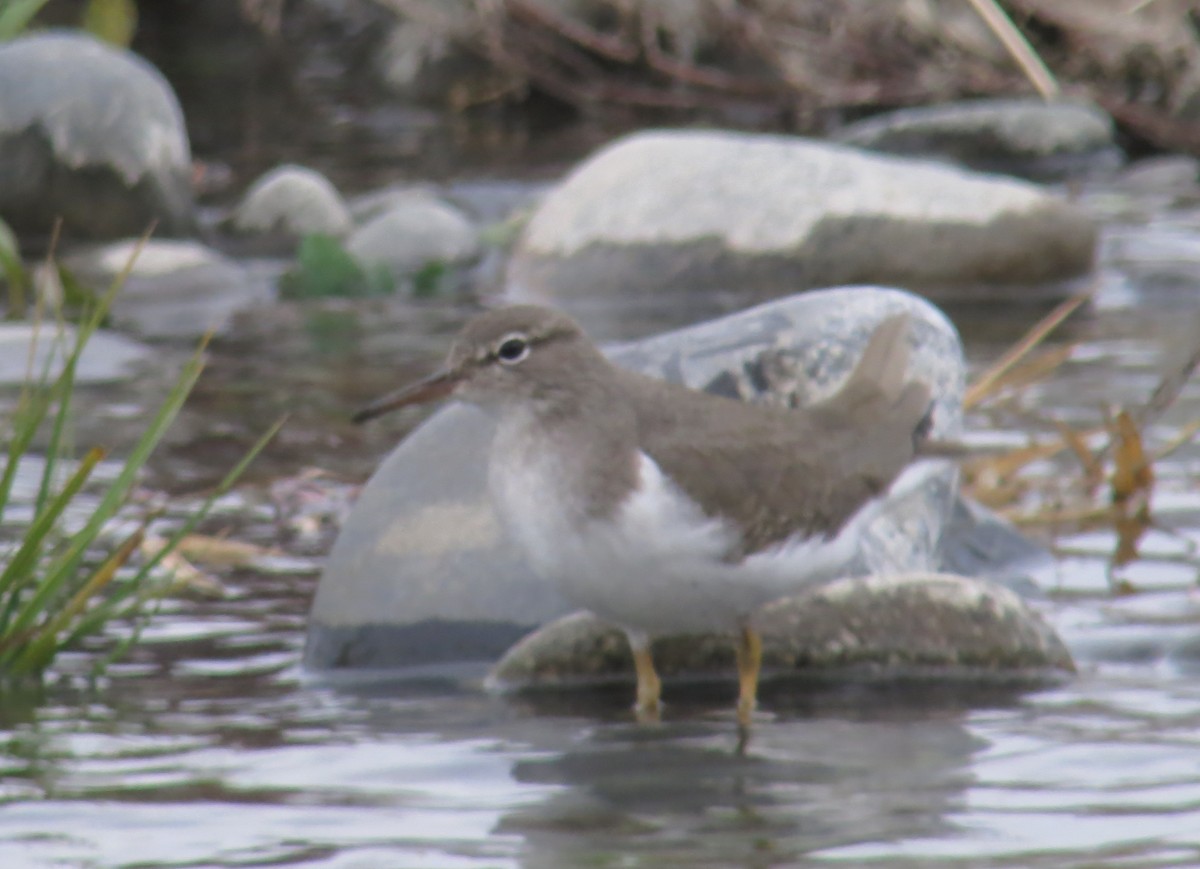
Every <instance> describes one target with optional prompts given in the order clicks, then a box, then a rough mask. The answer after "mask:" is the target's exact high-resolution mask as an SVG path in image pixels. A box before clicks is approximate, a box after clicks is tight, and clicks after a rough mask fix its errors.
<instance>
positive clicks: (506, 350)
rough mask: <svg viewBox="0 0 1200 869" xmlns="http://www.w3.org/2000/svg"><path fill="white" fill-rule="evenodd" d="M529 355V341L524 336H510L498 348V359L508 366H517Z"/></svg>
mask: <svg viewBox="0 0 1200 869" xmlns="http://www.w3.org/2000/svg"><path fill="white" fill-rule="evenodd" d="M528 355H529V341H528V340H526V338H525V337H524V336H522V335H509V336H508V337H507V338H505V339H504V340H503V341H501V342H500V346H499V347H497V348H496V358H497V359H499V360H500V361H501V362H503V363H504V364H506V365H515V364H516V363H518V362H520V361H521V360H522V359H524V358H525V357H526V356H528Z"/></svg>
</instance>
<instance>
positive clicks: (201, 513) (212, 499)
mask: <svg viewBox="0 0 1200 869" xmlns="http://www.w3.org/2000/svg"><path fill="white" fill-rule="evenodd" d="M286 422H287V417H286V416H283V417H280V418H279V419H278V420H276V421H275V423H274V424H273V425H272V426H271V427H270V428H268V429H267V430H266V431H265V432H264V433H263V434H262V436H261V437H259V439H258V440H257V441H255V442H254V444H253V445H252V446H251V447H250V449H249V450H247V452H246V454H245V455H244V456H242V458H241V460H240V461H239V462H238V463H237V464H236V465H234V466H233V468H232V469H230V471H229V473H227V474H226V475H225V476H224V477H223V478H222V479H221V481H220V482H219V483H217V485H216V488H214V489H213V490H212V492H211V493H209V496H208V497H207V498H205V499H204V502H203V503H202V504H201V505H200V506H199V507H198V508H197V509H196V511H195V512H194V513H192V514H191V515H190V516H188V518H187V520H186V521H184V523H183V524H182V525H181V526H180V527H179V528H178V529H176V531H175V533H174V534H172V535H171V536H170V537H168V538H167V540H166V542H165V543H164V544H163V545H162V546H161V547H159V548H158V551H157V552H155V554H154V555H153V556H151V557H150V558H148V559H146V562H145V563H144V564H143V565H142V567H141V569H140V570H139V571H138V572H137V575H136V576H134V578H133V579H132V580H130V587H131V589H139V588H140V587H141V586H142V585H143V584H144V583H145V582H146V580H147V579H148V578H149V576H150V574H151V572H152V571H153V570H154V568H156V567H158V565H159V564H160V563H161V562H162V560H163V559H164V558H166V557H167V555H169V554H170V553H172V552H174V551H175V549H176V547H177V546H178V545H179V541H180V540H182V539H183V538H184V537H186V536H187V535H189V534H191V533H192V531H194V530H195V528H196V526H197V525H199V524H200V523H201V522H203V521H204V518H205V517H206V516H207V515H208V514H209V512H210V511H211V510H212V507H213V504H215V503H216V502H217V499H218V498H220V497H221V496H222V495H224V494H225V493H226V492H228V491H229V490H230V489H231V488H233V484H234V483H236V482H237V481H238V480H239V479H240V478H241V476H242V474H243V473H245V471H246V468H248V467H249V466H250V463H251V462H253V461H254V460H255V459H256V458H257V457H258V455H259V453H261V452H262V451H263V450H264V449H266V446H267V444H269V443H270V442H271V440H272V439H273V438H274V437H275V435H277V434H278V433H279V430H280V429H281V428H283V426H284V423H286ZM165 588H166V586H164V589H165ZM153 597H154V598H155V599H156V600H157V601H158V602H159V604H160V605H161V602H162V598H163V596H162V595H161V594H156V595H153ZM142 600H143V601H144V600H145V598H144V597H143V599H142ZM156 611H157V607H156ZM148 621H149V619H145V620H143V621H142V622H141V623H140V624H139V625H136V626H135V628H134V630H133V631H132V632H130V634H129V636H128V637H126V638H125V639H123V640H122V641H121V642H119V643H118V644H117V645H116V646H115V647H114V648H113V649H112V651H110V652H109V653H108V654H107V655H105V656H104V657H103V658H102V659H100V660H99V661H97V662H96V665H95V667H94V668H93V671H92V672H93V675H97V676H98V675H100V674H102V673H103V672H104V671H105V670H106V669H107V668H108V667H109V666H110V665H111V664H112V663H113V662H114V661H116V660H118V659H119V658H121V657H122V656H123V655H124V654H125V652H127V651H128V650H129V647H130V646H132V645H133V644H134V643H135V642H136V641H137V639H138V637H139V636H141V632H142V630H143V629H144V628H145V625H146V624H147V623H148ZM100 626H102V624H101V625H100ZM89 632H90V631H89ZM71 641H72V640H71V639H70V638H69V639H68V640H67V641H66V643H64V645H66V644H69V643H70V642H71Z"/></svg>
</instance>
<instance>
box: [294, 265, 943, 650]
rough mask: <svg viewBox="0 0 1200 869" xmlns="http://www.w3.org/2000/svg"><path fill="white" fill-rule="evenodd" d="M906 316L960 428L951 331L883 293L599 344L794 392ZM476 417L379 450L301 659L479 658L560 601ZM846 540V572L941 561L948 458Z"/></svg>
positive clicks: (650, 365) (938, 423) (563, 605)
mask: <svg viewBox="0 0 1200 869" xmlns="http://www.w3.org/2000/svg"><path fill="white" fill-rule="evenodd" d="M897 310H907V311H910V312H911V315H912V323H913V325H912V329H913V341H914V344H913V347H914V354H913V361H912V365H913V371H914V373H915V375H916V376H918V377H920V378H923V379H924V380H926V381H927V382H928V383H929V384H930V386H931V387H932V391H933V394H934V395H935V396H936V403H935V408H934V412H933V431H934V433H935V435H938V436H950V435H953V434H955V433H956V432H957V431H958V430H959V427H960V425H961V406H960V403H961V396H962V390H963V383H964V374H965V365H964V362H963V356H962V346H961V344H960V342H959V339H958V335H957V333H956V332H955V330H954V327H953V326H952V325H951V324H950V323H949V321H947V320H946V318H945V317H944V316H943V315H942V314H941V312H939V311H938V310H937V309H936V308H934V307H933V306H932V305H930V304H929V303H927V302H925V301H924V300H922V299H920V298H918V297H916V296H913V295H911V294H909V293H905V292H902V291H899V290H891V289H881V288H870V287H868V288H861V287H860V288H842V289H835V290H827V291H821V292H812V293H803V294H799V295H796V296H792V297H789V298H787V299H781V300H777V301H775V302H771V303H768V304H764V305H761V306H759V307H756V308H752V309H749V310H746V311H741V312H739V313H736V314H732V315H729V316H727V317H723V318H720V319H718V320H714V321H711V322H707V323H702V324H700V325H696V326H691V327H688V328H685V329H680V330H676V331H673V332H668V333H665V334H663V335H659V336H655V337H652V338H647V339H643V340H640V341H635V342H630V343H628V344H624V345H620V346H614V347H611V348H610V351H609V352H610V353H611V356H612V358H613V360H614V361H615V362H617V363H618V364H621V365H625V366H628V367H630V368H633V369H635V370H639V371H644V372H647V373H650V374H653V375H656V376H661V377H665V378H667V379H671V380H677V381H682V382H684V383H687V384H688V385H690V386H692V387H693V388H702V389H707V390H709V391H713V392H717V393H722V394H726V395H730V396H736V397H740V398H743V399H747V400H764V401H774V402H780V403H785V404H797V403H804V402H808V401H812V400H815V399H817V398H819V397H821V396H822V395H824V394H827V393H828V392H829V391H831V390H833V389H835V388H836V387H837V386H838V384H839V383H840V380H841V378H842V377H843V376H845V374H846V373H848V371H849V370H850V367H851V366H852V364H853V362H854V360H855V359H856V358H857V354H858V352H859V351H860V350H861V348H862V347H863V345H864V342H865V340H866V338H867V336H868V335H869V334H870V332H871V331H872V329H873V328H874V326H875V325H876V324H877V323H878V322H879V321H880V320H881V319H883V318H884V317H886V316H887V315H888V314H890V313H893V312H895V311H897ZM491 433H492V428H491V423H490V420H489V418H488V417H487V416H486V415H484V414H483V413H482V412H480V411H478V410H476V409H474V408H470V407H465V406H450V407H447V408H444V409H442V410H440V411H438V412H437V413H435V414H434V416H433V417H431V418H430V419H429V420H428V421H426V422H425V423H424V424H423V425H421V426H420V427H418V428H417V429H416V430H415V431H414V432H413V433H412V434H411V435H409V437H408V438H406V439H405V440H404V441H403V442H402V443H401V444H400V445H399V446H398V447H397V448H396V449H395V450H394V451H393V452H392V453H391V455H389V456H388V458H387V459H385V460H384V462H383V464H382V465H381V466H380V468H379V469H378V471H376V473H375V475H374V476H373V477H372V478H371V480H370V481H369V482H368V483H367V486H366V487H365V489H364V490H363V492H362V495H361V496H360V497H359V500H358V502H357V503H356V504H355V506H354V509H353V511H352V513H351V515H350V517H349V519H348V520H347V522H346V523H345V525H344V526H343V528H342V531H341V534H340V536H339V538H338V540H337V542H336V543H335V545H334V547H333V550H332V552H331V553H330V556H329V559H328V561H327V563H326V568H325V573H324V575H323V576H322V577H321V581H320V584H319V585H318V588H317V593H316V597H315V599H314V602H313V606H312V610H311V613H310V618H309V628H308V642H307V648H306V652H305V663H306V664H307V665H308V666H309V667H311V668H315V669H329V668H356V667H359V668H361V667H377V668H381V667H395V668H400V667H417V666H420V665H432V664H447V663H452V662H463V661H475V662H490V661H494V660H495V659H496V658H498V657H499V656H500V654H502V653H503V652H504V651H505V649H507V648H508V647H509V646H511V645H512V643H514V642H516V641H517V640H518V639H519V638H520V637H521V636H523V635H524V634H525V633H527V632H528V631H529V630H532V629H533V628H535V627H537V626H538V625H540V624H543V623H545V622H546V621H549V620H551V619H554V618H557V617H559V616H561V615H564V614H565V613H567V612H569V611H570V610H571V609H572V607H571V606H570V605H569V604H568V602H567V601H565V600H564V599H563V598H562V597H561V596H560V595H559V593H558V592H557V590H556V589H555V588H554V587H553V585H550V584H547V583H545V582H543V581H542V580H540V579H538V578H537V577H536V576H535V575H534V574H533V573H532V572H531V571H530V569H529V568H528V566H527V565H526V563H525V561H524V559H523V558H522V557H521V555H520V554H519V553H518V552H517V551H516V550H515V548H514V547H513V546H512V545H511V544H510V543H509V542H508V541H507V540H506V538H505V536H504V534H503V532H502V530H501V526H500V524H499V521H498V519H497V517H496V516H495V514H494V512H493V511H492V507H491V504H490V502H489V500H488V497H487V494H486V491H485V469H486V463H487V450H488V445H489V442H490V437H491ZM917 473H918V475H919V476H918V477H917V478H914V481H913V482H914V485H912V486H911V487H908V488H907V490H906V492H905V493H904V495H903V496H901V497H898V498H894V499H893V500H892V501H891V502H890V503H889V505H888V507H887V509H885V510H884V511H882V512H881V515H880V516H879V517H877V519H876V520H875V521H874V522H873V523H872V524H871V525H870V526H869V528H868V530H867V532H866V533H865V534H864V535H863V537H862V538H861V539H860V540H859V541H858V565H857V568H858V570H857V571H856V572H862V573H876V572H894V571H913V570H933V569H938V568H939V566H940V565H941V563H942V549H943V539H942V538H943V530H944V528H945V526H946V522H947V521H948V518H949V517H950V516H951V515H952V513H953V509H954V503H955V496H956V491H957V486H956V482H957V469H956V468H954V467H953V466H951V465H948V464H945V463H930V464H928V465H926V466H924V467H922V468H920V469H919V470H918V471H917Z"/></svg>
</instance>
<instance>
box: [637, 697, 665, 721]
mask: <svg viewBox="0 0 1200 869" xmlns="http://www.w3.org/2000/svg"><path fill="white" fill-rule="evenodd" d="M633 714H634V716H635V717H636V718H637V721H638V724H661V723H662V703H661V702H660V701H659V700H658V698H655V699H654V701H653V702H651V703H643V702H642V701H641V700H638V702H637V703H634V704H633Z"/></svg>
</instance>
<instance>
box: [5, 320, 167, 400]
mask: <svg viewBox="0 0 1200 869" xmlns="http://www.w3.org/2000/svg"><path fill="white" fill-rule="evenodd" d="M75 342H76V331H75V327H74V326H71V325H63V326H61V327H59V326H57V325H55V324H41V325H39V324H36V323H0V385H17V384H21V383H25V382H26V380H27V379H28V377H29V374H30V372H32V373H33V377H34V379H35V380H36V379H37V378H38V377H39V376H40V375H41V373H42V372H43V371H45V372H46V373H47V375H48V376H49V377H50V378H54V377H57V376H58V374H59V373H60V372H61V371H62V366H63V363H64V362H65V361H66V357H67V356H68V355H69V354H70V352H71V350H72V349H73V348H74V346H75ZM31 351H32V356H31ZM153 357H154V354H153V351H152V350H151V349H150V348H149V347H147V346H145V345H144V344H139V343H138V342H137V341H134V340H132V339H130V338H126V337H125V336H124V335H118V334H116V333H115V332H109V331H108V330H106V329H99V330H97V331H95V332H93V333H92V336H91V337H90V338H89V339H88V342H87V345H86V346H85V347H84V348H83V353H82V354H81V355H80V357H79V363H78V365H77V366H76V370H75V381H76V382H77V383H113V382H118V381H122V380H129V379H130V378H132V377H134V376H135V375H136V374H137V372H138V370H139V369H140V368H141V367H142V366H144V365H146V364H148V363H149V362H150V361H151V360H152V359H153ZM31 359H32V365H31ZM47 363H49V365H47Z"/></svg>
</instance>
